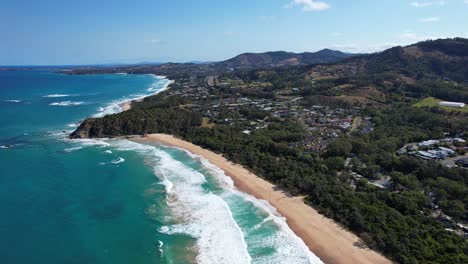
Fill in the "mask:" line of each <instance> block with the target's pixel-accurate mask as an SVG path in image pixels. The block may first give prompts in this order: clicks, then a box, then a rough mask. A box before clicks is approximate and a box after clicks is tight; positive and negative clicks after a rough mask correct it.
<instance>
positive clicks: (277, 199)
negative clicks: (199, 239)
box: [118, 74, 392, 264]
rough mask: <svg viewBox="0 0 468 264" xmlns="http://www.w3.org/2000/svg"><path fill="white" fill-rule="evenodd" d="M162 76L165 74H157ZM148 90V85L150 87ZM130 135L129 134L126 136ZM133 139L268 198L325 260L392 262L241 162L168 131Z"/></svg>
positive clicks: (124, 107)
mask: <svg viewBox="0 0 468 264" xmlns="http://www.w3.org/2000/svg"><path fill="white" fill-rule="evenodd" d="M150 75H152V76H154V77H155V78H164V79H167V78H166V76H156V75H154V74H150ZM172 83H174V81H173V80H169V79H167V83H166V84H165V85H164V86H163V88H161V89H158V90H157V91H155V92H154V93H152V94H150V95H145V96H142V97H140V98H133V99H130V100H127V101H125V102H121V103H119V104H118V106H119V108H120V111H119V112H122V111H127V110H129V109H131V106H132V103H133V102H138V101H141V100H143V99H144V98H146V97H148V96H152V95H156V94H158V93H161V92H163V91H165V90H167V89H169V88H170V85H171V84H172ZM150 89H151V88H150ZM127 138H129V137H127ZM130 138H131V140H132V141H135V142H138V143H142V144H148V145H151V144H160V145H164V146H169V147H175V148H180V149H183V150H185V151H187V152H189V153H191V154H194V155H196V156H199V157H201V158H203V159H206V160H207V161H209V162H210V163H212V164H213V165H214V166H216V167H218V168H219V169H221V170H222V171H223V172H224V173H225V175H226V176H228V177H230V178H231V179H232V180H233V183H234V186H235V188H237V189H238V190H239V191H241V192H244V193H246V194H248V195H251V196H253V197H254V198H256V199H259V200H264V201H267V202H268V203H269V204H270V205H271V206H273V207H274V208H275V209H276V210H277V212H278V213H279V214H280V215H281V216H282V217H284V218H285V219H286V223H287V225H288V226H289V227H290V228H291V230H292V231H293V232H294V233H295V235H297V236H298V237H299V238H300V239H302V241H303V242H304V243H305V245H306V246H307V247H308V248H309V250H310V251H311V252H312V253H313V254H315V255H316V256H317V257H318V258H320V260H322V261H323V262H324V263H327V264H328V263H331V264H333V263H339V264H342V263H343V264H348V263H363V264H387V263H392V262H391V261H390V260H388V259H387V258H385V257H384V256H383V255H381V254H379V253H377V252H375V251H373V250H370V249H367V248H363V247H362V246H360V245H361V244H362V243H361V242H360V239H359V237H357V236H356V235H354V234H353V233H351V232H350V231H347V230H345V229H344V228H343V227H341V226H340V225H338V224H337V223H335V222H334V221H333V220H331V219H329V218H326V217H324V216H322V215H320V214H319V213H318V212H317V211H316V210H315V209H314V208H312V207H310V206H309V205H307V204H305V203H304V201H303V199H302V198H301V197H291V196H289V195H288V194H286V193H285V192H283V191H281V190H278V189H277V188H276V187H275V186H274V185H273V184H271V183H270V182H268V181H266V180H264V179H262V178H260V177H258V176H256V175H255V174H253V173H251V172H250V171H248V170H247V169H246V168H244V167H242V166H241V165H238V164H234V163H232V162H230V161H228V160H227V159H225V158H224V157H223V156H222V155H220V154H217V153H214V152H212V151H210V150H207V149H203V148H202V147H200V146H197V145H194V144H192V143H190V142H188V141H185V140H182V139H179V138H176V137H175V136H172V135H167V134H149V135H146V136H143V137H141V136H134V137H130Z"/></svg>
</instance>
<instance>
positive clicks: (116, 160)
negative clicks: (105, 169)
mask: <svg viewBox="0 0 468 264" xmlns="http://www.w3.org/2000/svg"><path fill="white" fill-rule="evenodd" d="M123 162H125V159H124V158H120V157H119V158H117V159H115V160H112V161H111V163H112V164H114V165H117V164H120V163H123Z"/></svg>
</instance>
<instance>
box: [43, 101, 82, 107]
mask: <svg viewBox="0 0 468 264" xmlns="http://www.w3.org/2000/svg"><path fill="white" fill-rule="evenodd" d="M82 104H84V102H72V101H62V102H55V103H50V104H49V105H50V106H78V105H82Z"/></svg>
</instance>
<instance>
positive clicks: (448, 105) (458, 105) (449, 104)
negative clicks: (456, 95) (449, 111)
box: [439, 102, 465, 108]
mask: <svg viewBox="0 0 468 264" xmlns="http://www.w3.org/2000/svg"><path fill="white" fill-rule="evenodd" d="M439 106H447V107H455V108H463V107H465V103H457V102H440V103H439Z"/></svg>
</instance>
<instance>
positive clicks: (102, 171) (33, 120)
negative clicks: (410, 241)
mask: <svg viewBox="0 0 468 264" xmlns="http://www.w3.org/2000/svg"><path fill="white" fill-rule="evenodd" d="M167 83H168V80H166V79H164V78H162V77H156V76H151V75H126V74H109V75H65V74H59V73H54V72H52V71H48V70H30V71H0V110H1V112H0V209H1V211H2V215H1V217H0V263H5V264H10V263H12V264H13V263H14V264H22V263H25V264H26V263H28V264H31V263H48V264H55V263H57V264H58V263H60V264H61V263H80V264H82V263H109V264H111V263H112V264H119V263H176V264H179V263H181V264H183V263H321V262H320V260H319V259H318V258H317V257H316V256H315V255H313V254H312V253H311V252H310V251H309V250H308V249H307V247H306V246H305V244H304V243H303V242H302V241H301V240H300V239H299V238H298V237H297V236H295V235H294V233H293V232H292V231H291V230H290V229H289V227H288V226H287V225H286V224H285V222H284V220H283V219H282V218H281V217H280V216H278V215H277V214H276V213H275V212H274V209H273V208H271V207H270V206H269V205H268V204H266V203H265V202H263V201H259V200H256V199H254V198H253V197H252V196H249V195H246V194H243V193H241V192H239V191H237V190H236V189H235V188H234V187H233V185H232V182H231V181H230V179H229V178H228V177H226V176H225V175H224V172H223V171H221V170H220V169H218V168H216V167H215V166H213V165H212V164H210V163H209V162H208V161H206V160H204V159H202V158H200V157H196V156H194V155H192V154H190V153H188V152H185V151H183V150H180V149H175V148H169V147H165V146H160V145H154V146H151V145H143V144H139V143H135V142H131V141H127V140H115V139H114V140H110V139H103V140H68V139H67V134H68V133H70V132H71V131H72V130H73V129H74V128H75V127H76V125H77V123H78V122H80V121H81V120H83V119H84V118H86V117H91V116H95V117H99V116H104V115H106V114H112V113H116V112H119V111H121V109H120V107H119V106H118V104H119V103H120V102H123V101H126V100H130V99H133V98H140V97H143V96H146V95H149V94H151V93H154V92H156V91H158V90H160V89H163V88H164V87H165V85H166V84H167Z"/></svg>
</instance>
